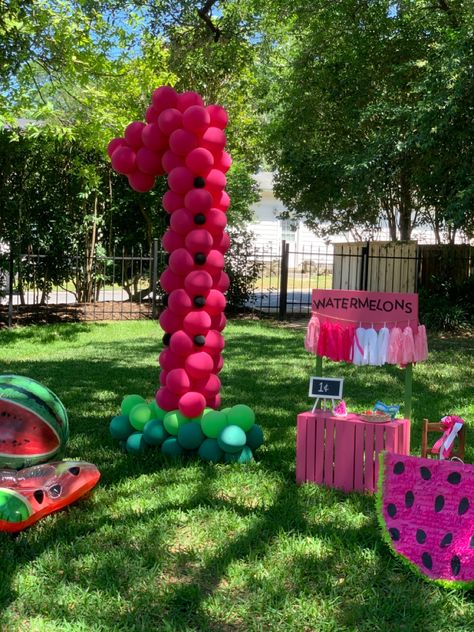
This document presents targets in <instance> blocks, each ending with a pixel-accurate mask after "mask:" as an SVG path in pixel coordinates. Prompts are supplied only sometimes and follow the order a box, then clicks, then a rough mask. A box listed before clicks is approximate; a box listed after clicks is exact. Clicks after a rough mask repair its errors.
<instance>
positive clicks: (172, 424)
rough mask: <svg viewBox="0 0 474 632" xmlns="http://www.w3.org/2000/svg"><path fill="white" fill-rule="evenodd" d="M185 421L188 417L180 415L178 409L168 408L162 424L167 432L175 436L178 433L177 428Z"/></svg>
mask: <svg viewBox="0 0 474 632" xmlns="http://www.w3.org/2000/svg"><path fill="white" fill-rule="evenodd" d="M187 421H188V418H187V417H185V416H184V415H182V414H181V413H180V412H179V410H170V411H169V412H168V413H166V415H165V417H164V419H163V425H164V427H165V429H166V432H169V434H170V435H174V436H176V435H177V434H178V428H179V427H180V426H182V425H183V424H185V423H186V422H187Z"/></svg>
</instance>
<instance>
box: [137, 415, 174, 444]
mask: <svg viewBox="0 0 474 632" xmlns="http://www.w3.org/2000/svg"><path fill="white" fill-rule="evenodd" d="M168 436H169V435H168V433H167V432H166V430H165V427H164V425H163V422H162V421H161V419H150V421H149V422H148V423H147V424H146V426H145V428H144V429H143V437H144V439H145V441H146V442H147V443H148V445H161V444H162V443H163V441H164V440H165V439H167V438H168Z"/></svg>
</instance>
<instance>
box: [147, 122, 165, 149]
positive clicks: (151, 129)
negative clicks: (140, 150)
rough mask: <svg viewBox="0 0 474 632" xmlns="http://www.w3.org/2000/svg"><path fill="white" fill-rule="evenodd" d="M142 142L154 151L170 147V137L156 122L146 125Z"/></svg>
mask: <svg viewBox="0 0 474 632" xmlns="http://www.w3.org/2000/svg"><path fill="white" fill-rule="evenodd" d="M142 142H143V144H144V145H145V147H148V149H151V150H153V151H159V152H161V151H164V150H165V149H168V138H167V137H166V136H165V134H163V132H162V131H161V130H160V128H159V127H158V125H157V124H156V123H151V124H150V125H145V127H144V128H143V130H142Z"/></svg>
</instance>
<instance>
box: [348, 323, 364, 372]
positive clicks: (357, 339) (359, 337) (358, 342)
mask: <svg viewBox="0 0 474 632" xmlns="http://www.w3.org/2000/svg"><path fill="white" fill-rule="evenodd" d="M366 332H367V330H366V329H364V328H363V327H358V328H357V329H356V330H355V334H354V345H353V354H352V362H353V363H354V364H357V365H358V366H360V365H361V364H367V359H366V357H365V349H366V343H365V338H366Z"/></svg>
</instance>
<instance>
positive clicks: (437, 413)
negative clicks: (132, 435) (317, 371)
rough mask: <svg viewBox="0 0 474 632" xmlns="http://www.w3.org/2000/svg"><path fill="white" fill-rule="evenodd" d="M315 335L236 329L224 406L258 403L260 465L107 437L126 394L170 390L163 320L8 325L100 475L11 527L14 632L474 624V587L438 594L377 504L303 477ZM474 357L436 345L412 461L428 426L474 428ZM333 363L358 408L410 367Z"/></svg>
mask: <svg viewBox="0 0 474 632" xmlns="http://www.w3.org/2000/svg"><path fill="white" fill-rule="evenodd" d="M303 336H304V330H303V329H301V328H297V327H293V326H290V327H283V326H281V327H278V326H276V325H274V324H271V323H267V322H264V323H259V322H251V321H234V322H231V323H230V324H229V325H228V327H227V329H226V341H227V346H226V351H225V356H226V365H225V367H224V370H223V372H222V378H223V385H224V387H223V392H222V395H223V405H224V406H231V405H233V404H236V403H247V404H249V405H250V406H252V407H253V408H254V409H255V411H256V413H257V418H258V422H259V423H261V424H262V426H263V428H264V431H265V434H266V440H267V443H266V445H265V446H263V448H261V450H260V455H259V457H258V460H257V461H256V462H254V463H252V464H250V465H248V466H239V465H231V466H229V465H215V466H212V465H206V464H203V463H201V462H196V461H193V462H184V461H178V462H167V461H165V460H164V459H162V458H161V456H160V455H159V453H158V452H150V453H148V454H147V455H146V456H144V457H141V458H140V457H131V456H128V455H125V454H123V453H121V452H120V451H119V449H118V446H117V445H116V443H115V442H114V441H113V440H112V439H111V437H110V436H109V433H108V422H109V419H110V418H111V417H112V416H113V415H114V414H117V411H118V408H119V405H120V401H121V399H122V396H123V395H124V394H127V393H134V392H137V393H140V394H143V395H146V396H150V397H151V396H152V394H153V392H154V390H155V388H156V384H157V380H158V366H157V364H156V358H157V356H158V353H159V350H160V349H161V333H160V331H159V329H158V327H157V325H156V324H155V323H152V322H150V321H136V322H120V323H113V324H109V323H100V324H99V323H95V324H72V325H66V324H65V325H57V326H45V327H25V328H17V329H12V330H3V331H0V373H20V374H24V375H28V376H30V377H32V378H35V379H37V380H39V381H41V382H43V383H45V384H46V385H47V386H49V387H50V388H51V389H52V390H54V391H55V392H56V393H57V394H58V395H59V396H60V397H61V399H62V401H63V402H64V404H65V405H66V408H67V409H68V411H69V416H70V423H71V439H70V441H69V444H68V446H67V450H66V454H65V457H67V458H72V459H83V460H86V461H91V462H93V463H95V464H96V465H98V467H99V468H100V470H101V472H102V479H101V482H100V483H99V486H98V487H97V488H96V489H95V491H93V492H92V494H91V496H90V497H89V498H88V499H83V500H82V501H79V502H77V503H76V504H75V505H72V506H70V507H69V508H67V509H65V510H63V511H61V512H58V513H56V514H52V515H50V516H48V517H46V518H45V519H43V520H41V521H40V522H39V523H37V525H36V526H34V527H32V528H30V529H29V530H27V531H25V532H23V533H21V534H19V535H18V536H17V537H11V536H9V535H7V534H5V533H0V580H1V581H0V630H2V631H5V632H16V631H18V632H26V631H28V630H34V631H38V632H43V631H48V632H67V631H69V630H74V631H84V632H93V631H97V632H98V631H105V630H113V631H122V630H123V631H124V632H125V631H127V632H130V631H135V630H142V631H144V632H151V631H154V630H157V631H160V632H161V631H165V632H166V631H168V630H183V631H188V630H189V631H191V630H199V631H205V630H215V631H216V632H221V631H222V632H225V631H229V630H236V631H237V630H238V631H247V630H249V631H254V630H255V631H256V630H262V631H267V630H268V631H272V632H273V631H275V630H285V631H286V630H295V631H297V632H300V631H317V632H319V631H321V632H327V631H334V632H344V631H351V630H357V631H359V630H360V631H362V630H363V631H367V632H375V631H380V632H388V631H393V632H399V631H406V630H413V631H416V632H435V631H443V632H444V631H449V632H451V631H454V630H456V631H457V630H465V631H466V632H467V631H472V630H473V629H474V591H469V592H462V591H448V590H445V589H442V588H439V587H437V586H435V585H433V584H430V583H428V582H425V581H423V580H422V579H419V578H418V577H417V576H416V575H415V574H414V573H412V572H411V571H410V570H408V569H407V568H406V567H405V566H404V565H403V564H402V563H401V562H400V561H398V560H397V559H396V558H395V557H394V556H392V554H391V553H390V552H389V550H388V548H387V547H386V545H385V544H384V543H383V542H382V539H381V537H380V534H379V529H378V526H377V522H376V517H375V511H374V499H373V498H372V497H369V496H361V495H358V494H348V495H346V494H344V493H342V492H338V491H335V490H331V489H326V488H323V487H318V486H315V485H311V484H307V485H302V486H300V487H298V486H296V485H295V482H294V479H295V421H296V414H297V413H298V412H300V411H303V410H307V409H308V408H309V405H310V402H309V400H308V397H307V391H308V378H309V375H310V374H311V372H312V371H313V367H314V358H313V357H312V356H309V355H308V354H307V353H306V352H305V351H304V348H303ZM473 348H474V339H473V338H470V339H469V338H467V339H464V340H463V339H457V340H454V339H441V338H438V339H435V340H432V341H431V355H430V360H429V362H427V363H425V364H422V365H419V366H417V367H416V369H415V370H414V384H413V388H414V401H413V412H414V425H413V427H412V452H413V453H414V454H417V453H418V454H419V449H420V440H421V432H420V423H421V420H422V418H423V417H425V416H427V417H431V418H432V419H433V420H437V419H439V418H440V417H441V416H442V415H445V414H449V413H450V412H454V413H457V414H459V415H461V416H463V417H465V418H468V419H469V420H470V421H471V423H473V421H474V389H473V385H474V366H473V365H474V363H473ZM329 364H330V363H328V364H327V365H326V374H327V375H333V376H343V377H344V378H345V383H344V389H345V398H346V400H347V401H348V403H349V405H350V407H351V408H352V409H359V410H362V409H365V408H367V407H368V406H371V405H372V404H373V402H374V401H375V400H376V399H379V398H380V399H383V400H384V401H387V402H391V403H395V402H397V401H399V402H400V403H401V400H402V398H403V372H402V371H400V370H399V369H397V368H393V367H390V368H383V369H377V368H373V367H363V368H360V367H357V368H356V367H352V366H347V367H345V366H342V365H340V366H336V365H332V366H330V365H329ZM467 441H468V450H467V455H466V460H467V461H468V462H471V463H472V462H473V461H474V446H473V443H474V441H473V439H472V435H470V433H468V438H467Z"/></svg>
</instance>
